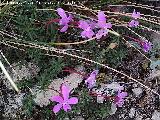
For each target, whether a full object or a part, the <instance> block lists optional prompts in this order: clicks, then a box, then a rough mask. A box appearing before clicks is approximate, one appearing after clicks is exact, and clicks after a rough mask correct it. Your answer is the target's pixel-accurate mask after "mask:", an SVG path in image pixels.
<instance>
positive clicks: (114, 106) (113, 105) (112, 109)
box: [109, 103, 117, 115]
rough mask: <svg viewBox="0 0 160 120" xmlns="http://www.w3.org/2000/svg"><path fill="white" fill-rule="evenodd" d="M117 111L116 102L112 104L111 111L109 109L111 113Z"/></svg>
mask: <svg viewBox="0 0 160 120" xmlns="http://www.w3.org/2000/svg"><path fill="white" fill-rule="evenodd" d="M116 111H117V107H116V104H114V103H112V104H111V111H109V114H110V115H113V114H115V113H116Z"/></svg>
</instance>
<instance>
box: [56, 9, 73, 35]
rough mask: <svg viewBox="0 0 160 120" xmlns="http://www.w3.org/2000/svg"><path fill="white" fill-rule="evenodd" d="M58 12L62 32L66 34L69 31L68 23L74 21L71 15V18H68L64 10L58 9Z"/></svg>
mask: <svg viewBox="0 0 160 120" xmlns="http://www.w3.org/2000/svg"><path fill="white" fill-rule="evenodd" d="M57 12H58V15H60V16H61V19H60V21H59V24H60V25H62V26H63V27H62V29H61V30H60V31H61V32H65V31H66V30H67V29H68V23H69V22H70V21H71V20H72V15H71V14H69V16H68V17H67V15H66V13H65V11H64V10H63V9H62V8H58V9H57Z"/></svg>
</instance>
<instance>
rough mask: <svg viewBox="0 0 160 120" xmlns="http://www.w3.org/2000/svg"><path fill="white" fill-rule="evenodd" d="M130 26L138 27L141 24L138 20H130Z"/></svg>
mask: <svg viewBox="0 0 160 120" xmlns="http://www.w3.org/2000/svg"><path fill="white" fill-rule="evenodd" d="M128 25H129V27H137V26H138V25H139V21H137V20H131V22H129V24H128Z"/></svg>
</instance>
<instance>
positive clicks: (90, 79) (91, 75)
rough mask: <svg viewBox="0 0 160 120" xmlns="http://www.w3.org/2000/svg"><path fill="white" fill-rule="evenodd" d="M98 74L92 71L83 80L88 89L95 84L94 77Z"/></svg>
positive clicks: (96, 71)
mask: <svg viewBox="0 0 160 120" xmlns="http://www.w3.org/2000/svg"><path fill="white" fill-rule="evenodd" d="M97 74H98V70H94V71H93V72H92V73H91V74H90V76H89V77H88V78H87V79H86V80H85V83H86V85H88V88H92V87H94V86H95V84H96V76H97Z"/></svg>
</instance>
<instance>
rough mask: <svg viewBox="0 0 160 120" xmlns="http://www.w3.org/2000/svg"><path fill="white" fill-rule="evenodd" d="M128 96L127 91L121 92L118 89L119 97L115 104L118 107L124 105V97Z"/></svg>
mask: <svg viewBox="0 0 160 120" xmlns="http://www.w3.org/2000/svg"><path fill="white" fill-rule="evenodd" d="M126 96H127V92H121V91H118V95H117V99H116V101H115V104H116V105H117V106H118V107H122V105H123V104H124V98H125V97H126Z"/></svg>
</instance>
